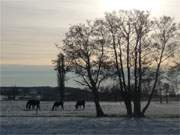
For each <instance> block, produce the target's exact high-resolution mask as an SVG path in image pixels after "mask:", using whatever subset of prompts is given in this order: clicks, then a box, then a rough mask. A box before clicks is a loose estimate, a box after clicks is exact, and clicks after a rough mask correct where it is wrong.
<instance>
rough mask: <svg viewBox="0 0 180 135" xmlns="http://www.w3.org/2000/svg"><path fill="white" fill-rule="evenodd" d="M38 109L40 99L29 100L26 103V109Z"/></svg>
mask: <svg viewBox="0 0 180 135" xmlns="http://www.w3.org/2000/svg"><path fill="white" fill-rule="evenodd" d="M35 107H36V110H38V109H39V110H40V100H28V101H27V103H26V110H31V109H33V110H34V109H35Z"/></svg>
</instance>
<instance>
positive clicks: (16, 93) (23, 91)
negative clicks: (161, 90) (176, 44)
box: [0, 87, 178, 101]
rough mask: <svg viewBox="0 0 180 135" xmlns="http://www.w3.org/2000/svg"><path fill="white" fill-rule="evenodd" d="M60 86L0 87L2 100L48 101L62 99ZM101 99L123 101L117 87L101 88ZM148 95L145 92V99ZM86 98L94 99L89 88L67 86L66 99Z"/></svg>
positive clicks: (155, 97)
mask: <svg viewBox="0 0 180 135" xmlns="http://www.w3.org/2000/svg"><path fill="white" fill-rule="evenodd" d="M59 91H60V90H59V88H58V87H0V94H1V98H0V99H1V100H28V99H34V98H40V100H46V101H58V100H60V92H59ZM99 94H100V100H101V101H121V100H122V98H121V94H120V92H119V90H118V89H117V88H115V87H112V88H111V89H101V92H100V93H99ZM147 96H148V94H147V93H144V99H145V98H146V97H147ZM170 96H171V97H174V98H173V99H174V100H178V97H177V96H175V95H174V94H171V95H170ZM79 99H84V100H86V101H93V95H92V93H91V92H90V91H89V90H88V89H79V88H72V87H66V88H65V101H76V100H79ZM154 100H159V95H158V94H156V95H154Z"/></svg>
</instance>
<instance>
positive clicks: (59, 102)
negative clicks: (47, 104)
mask: <svg viewBox="0 0 180 135" xmlns="http://www.w3.org/2000/svg"><path fill="white" fill-rule="evenodd" d="M59 106H61V109H63V110H64V102H63V101H56V102H54V105H53V107H52V111H54V110H56V109H57V108H58V107H59Z"/></svg>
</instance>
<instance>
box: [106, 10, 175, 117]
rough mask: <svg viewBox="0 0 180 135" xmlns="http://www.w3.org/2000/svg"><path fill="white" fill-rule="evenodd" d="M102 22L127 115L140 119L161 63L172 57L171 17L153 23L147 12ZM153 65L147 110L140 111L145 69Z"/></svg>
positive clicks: (122, 13) (127, 13)
mask: <svg viewBox="0 0 180 135" xmlns="http://www.w3.org/2000/svg"><path fill="white" fill-rule="evenodd" d="M105 20H106V24H107V26H106V29H107V31H108V33H109V36H110V37H111V39H110V40H111V42H110V46H112V47H111V48H112V50H113V52H114V60H113V61H114V64H115V68H116V70H117V72H116V73H117V75H118V78H119V84H120V91H121V95H122V97H123V99H124V102H125V105H126V109H127V115H129V116H134V117H142V116H144V113H145V111H146V109H147V108H148V106H149V104H150V102H151V99H152V96H153V94H154V91H155V88H156V84H157V80H158V76H159V71H160V66H161V63H162V62H164V61H166V60H167V58H169V57H171V56H173V53H174V50H175V46H176V43H175V42H174V40H173V39H174V37H175V31H176V24H175V23H174V21H173V19H172V18H170V17H163V18H160V20H158V21H157V20H156V21H154V20H152V19H150V13H149V12H145V11H139V10H133V11H120V12H119V14H118V15H117V14H116V13H107V14H106V16H105ZM163 25H164V26H163ZM163 29H164V30H163ZM165 29H166V30H165ZM156 62H157V68H156V73H155V76H154V80H155V82H154V84H153V87H152V91H151V93H150V96H149V98H148V102H147V104H146V106H145V107H144V108H143V109H141V101H142V100H141V97H142V95H141V94H142V83H143V82H142V80H144V78H145V76H144V74H146V72H148V70H144V69H147V67H148V68H155V67H154V65H155V63H156ZM124 71H127V74H125V73H124ZM131 102H133V103H134V110H133V111H132V104H131Z"/></svg>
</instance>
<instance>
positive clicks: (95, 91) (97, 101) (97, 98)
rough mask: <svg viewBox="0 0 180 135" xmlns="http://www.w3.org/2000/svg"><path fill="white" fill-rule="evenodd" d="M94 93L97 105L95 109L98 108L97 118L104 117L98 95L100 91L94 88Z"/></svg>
mask: <svg viewBox="0 0 180 135" xmlns="http://www.w3.org/2000/svg"><path fill="white" fill-rule="evenodd" d="M92 91H93V95H94V104H95V107H96V116H97V117H104V116H105V114H104V112H103V110H102V108H101V106H100V103H99V93H98V90H97V89H96V88H93V89H92Z"/></svg>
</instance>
